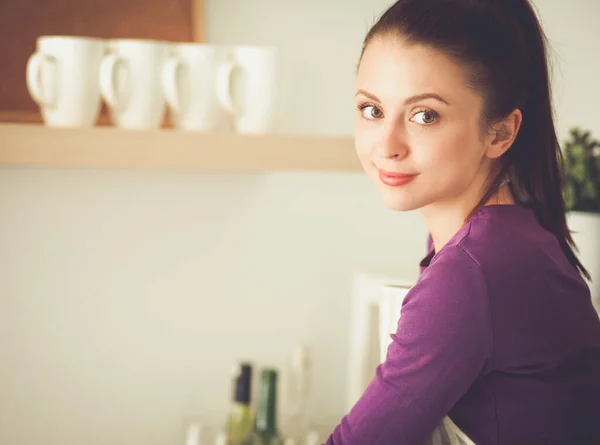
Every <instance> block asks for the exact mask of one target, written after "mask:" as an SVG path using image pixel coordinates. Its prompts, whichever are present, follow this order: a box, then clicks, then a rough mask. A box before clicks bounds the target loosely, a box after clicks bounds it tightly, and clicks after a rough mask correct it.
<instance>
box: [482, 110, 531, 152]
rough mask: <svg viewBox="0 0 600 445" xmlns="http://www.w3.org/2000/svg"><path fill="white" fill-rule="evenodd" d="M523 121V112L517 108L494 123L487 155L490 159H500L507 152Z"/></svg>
mask: <svg viewBox="0 0 600 445" xmlns="http://www.w3.org/2000/svg"><path fill="white" fill-rule="evenodd" d="M522 121H523V114H522V113H521V110H519V109H518V108H516V109H515V110H514V111H513V112H512V113H510V114H509V115H508V116H506V117H505V118H504V119H502V120H501V121H498V122H495V123H494V124H492V126H491V128H490V132H489V142H488V147H487V149H486V151H485V155H486V156H487V157H488V158H490V159H498V158H499V157H500V156H502V155H503V154H504V153H506V152H507V151H508V149H509V148H510V147H511V145H512V144H513V142H514V141H515V139H516V138H517V134H519V129H520V128H521V122H522Z"/></svg>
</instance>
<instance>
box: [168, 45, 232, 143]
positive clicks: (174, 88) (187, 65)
mask: <svg viewBox="0 0 600 445" xmlns="http://www.w3.org/2000/svg"><path fill="white" fill-rule="evenodd" d="M226 57H227V53H226V52H225V50H224V48H221V47H218V46H214V45H207V44H202V43H180V44H177V45H175V46H174V48H173V53H172V56H171V57H170V58H169V59H168V60H167V62H166V64H165V65H164V67H163V72H162V81H163V91H164V94H165V98H166V100H167V103H168V104H169V108H170V110H171V116H172V118H173V121H174V124H175V127H176V128H179V129H182V130H186V131H211V130H214V129H217V128H218V127H219V126H220V125H221V123H223V119H224V118H225V117H226V115H225V113H224V111H223V109H222V107H221V105H220V103H219V101H218V99H217V95H216V93H215V82H216V77H217V72H218V69H219V67H220V66H221V65H222V64H223V63H225V61H226Z"/></svg>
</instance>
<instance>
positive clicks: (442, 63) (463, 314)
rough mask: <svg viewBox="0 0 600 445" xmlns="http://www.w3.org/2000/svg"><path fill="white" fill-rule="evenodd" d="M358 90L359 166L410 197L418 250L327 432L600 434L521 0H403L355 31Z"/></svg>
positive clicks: (505, 437)
mask: <svg viewBox="0 0 600 445" xmlns="http://www.w3.org/2000/svg"><path fill="white" fill-rule="evenodd" d="M356 105H357V124H356V149H357V152H358V155H359V157H360V160H361V162H362V165H363V167H364V169H365V171H366V173H367V174H368V175H369V176H370V177H371V178H372V179H373V181H374V182H375V183H376V184H377V187H378V188H379V190H380V192H381V195H382V197H383V199H384V201H385V203H386V204H387V205H388V206H389V207H391V208H392V209H395V210H401V211H406V210H414V209H418V210H419V211H420V212H421V214H422V215H423V218H424V220H425V223H426V225H427V227H428V229H429V231H430V233H431V237H430V243H429V247H430V252H429V254H428V255H427V256H426V258H425V259H424V260H423V262H422V263H421V275H420V278H419V280H418V283H417V284H416V285H415V286H414V287H413V288H412V289H411V291H410V292H409V294H408V295H407V296H406V298H405V300H404V304H403V307H402V311H401V316H400V321H399V323H398V328H397V331H396V333H395V334H394V335H392V339H393V342H392V343H391V345H390V347H389V349H388V354H387V359H386V360H385V362H384V363H382V364H381V365H380V366H379V367H378V368H377V372H376V377H375V378H374V380H373V382H372V383H371V384H370V386H369V387H368V388H367V390H366V392H365V393H364V395H363V396H362V398H361V399H360V400H359V401H358V402H357V404H356V406H355V407H354V408H353V409H352V410H351V412H350V413H349V414H348V415H346V416H345V417H344V418H343V420H342V422H341V423H340V425H338V426H337V428H336V429H335V430H334V432H333V434H332V435H331V436H330V437H329V439H328V441H327V444H330V445H334V444H335V445H342V444H343V445H376V444H380V445H387V444H389V445H392V444H393V445H422V444H426V443H429V444H432V443H433V444H459V443H475V444H477V445H517V444H518V445H575V444H577V445H583V444H590V445H598V444H600V321H599V319H598V315H597V313H596V312H595V310H594V309H593V306H592V303H591V297H590V291H589V288H588V287H587V285H586V284H585V281H584V280H583V278H582V275H583V276H587V271H586V270H585V268H584V267H583V265H582V264H581V263H580V262H579V260H578V259H577V256H576V254H575V253H574V249H575V246H574V244H573V241H572V239H571V236H570V234H569V230H568V228H567V224H566V220H565V208H564V203H563V199H562V194H561V190H562V176H561V175H562V171H561V168H562V164H561V162H562V158H561V155H560V148H559V144H558V141H557V136H556V131H555V127H554V122H553V114H552V106H551V94H550V81H549V75H548V66H547V58H546V48H545V37H544V34H543V31H542V29H541V27H540V24H539V22H538V19H537V17H536V14H535V12H534V10H533V8H532V5H531V4H530V3H529V1H528V0H400V1H398V2H397V3H395V4H394V5H393V6H391V7H390V9H389V10H388V11H387V12H385V13H384V14H383V16H382V17H381V18H380V19H379V21H378V22H377V23H376V24H375V25H374V26H373V28H372V29H371V31H370V32H369V33H368V35H367V37H366V40H365V43H364V48H363V53H362V56H361V60H360V65H359V69H358V75H357V89H356Z"/></svg>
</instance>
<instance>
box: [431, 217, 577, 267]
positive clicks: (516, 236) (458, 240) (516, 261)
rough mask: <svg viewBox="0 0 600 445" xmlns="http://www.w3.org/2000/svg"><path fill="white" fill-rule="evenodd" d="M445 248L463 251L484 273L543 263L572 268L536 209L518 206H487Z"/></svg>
mask: <svg viewBox="0 0 600 445" xmlns="http://www.w3.org/2000/svg"><path fill="white" fill-rule="evenodd" d="M445 248H448V250H453V249H457V248H458V249H460V250H463V251H464V252H466V253H467V254H468V256H469V257H471V258H472V259H473V261H475V262H476V263H477V264H478V265H479V266H480V267H481V269H482V271H483V273H484V274H490V273H492V274H494V273H500V274H502V271H503V270H504V271H506V270H507V268H508V269H514V268H520V269H523V268H528V267H536V266H538V265H539V264H540V263H549V265H552V266H553V267H557V268H564V267H568V268H569V269H571V268H570V265H569V263H568V262H567V261H566V257H565V255H564V254H563V252H562V249H561V247H560V245H559V243H558V240H557V239H556V237H555V236H554V235H553V234H552V233H550V232H549V231H547V230H546V229H544V228H543V227H542V226H541V225H540V223H539V222H538V220H537V217H536V216H535V213H534V212H533V210H531V209H529V208H527V207H522V206H518V205H494V206H486V207H483V208H482V209H480V210H479V211H478V212H477V213H476V214H475V215H473V217H472V218H470V219H469V221H468V222H467V224H466V225H465V226H464V227H463V228H462V229H461V230H460V231H459V232H458V233H457V234H456V236H455V237H454V238H453V239H452V240H451V241H450V242H449V243H448V244H447V245H446V247H445ZM440 253H442V252H441V251H440Z"/></svg>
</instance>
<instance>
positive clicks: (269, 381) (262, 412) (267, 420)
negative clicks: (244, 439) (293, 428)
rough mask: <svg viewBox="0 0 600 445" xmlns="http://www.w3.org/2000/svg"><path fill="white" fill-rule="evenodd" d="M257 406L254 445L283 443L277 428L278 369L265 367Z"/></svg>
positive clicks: (261, 377) (280, 444)
mask: <svg viewBox="0 0 600 445" xmlns="http://www.w3.org/2000/svg"><path fill="white" fill-rule="evenodd" d="M258 397H259V399H258V405H257V407H256V422H255V424H254V432H253V435H252V445H283V440H282V438H281V436H280V435H279V431H278V429H277V371H276V370H274V369H264V370H263V371H262V372H261V376H260V390H259V395H258Z"/></svg>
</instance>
